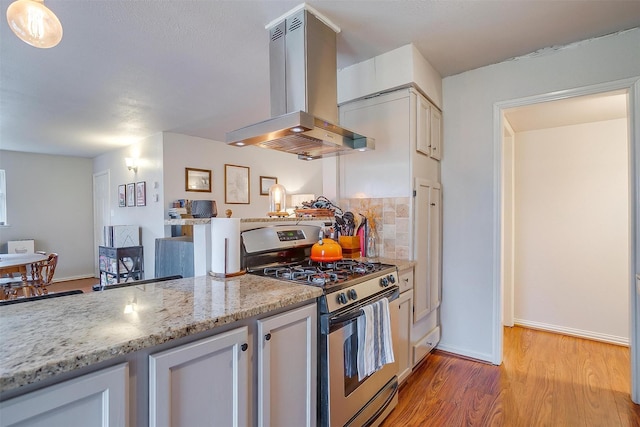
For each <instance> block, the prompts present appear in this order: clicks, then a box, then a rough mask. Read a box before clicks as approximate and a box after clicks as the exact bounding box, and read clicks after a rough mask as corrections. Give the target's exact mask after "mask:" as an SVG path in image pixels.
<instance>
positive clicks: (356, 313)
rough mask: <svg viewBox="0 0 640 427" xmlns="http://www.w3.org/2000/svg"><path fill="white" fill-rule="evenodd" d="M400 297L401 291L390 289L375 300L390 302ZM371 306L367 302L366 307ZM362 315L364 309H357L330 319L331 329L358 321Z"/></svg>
mask: <svg viewBox="0 0 640 427" xmlns="http://www.w3.org/2000/svg"><path fill="white" fill-rule="evenodd" d="M399 296H400V291H399V289H398V288H397V287H396V288H394V289H390V290H388V291H387V292H385V293H383V294H380V295H377V296H376V298H375V300H379V299H381V298H387V299H389V302H391V301H393V300H395V299H397V298H398V297H399ZM367 304H369V302H367V303H366V304H364V305H367ZM362 313H364V311H363V310H362V308H361V307H360V308H357V309H353V310H350V311H348V312H346V313H344V314H341V315H338V316H335V317H331V318H330V319H329V325H328V326H329V328H331V329H335V328H336V327H341V326H343V325H345V324H347V323H349V322H351V321H353V320H355V319H357V318H358V317H360V316H362Z"/></svg>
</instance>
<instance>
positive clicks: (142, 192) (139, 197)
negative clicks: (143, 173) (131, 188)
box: [136, 181, 147, 206]
mask: <svg viewBox="0 0 640 427" xmlns="http://www.w3.org/2000/svg"><path fill="white" fill-rule="evenodd" d="M146 205H147V182H146V181H140V182H136V206H146Z"/></svg>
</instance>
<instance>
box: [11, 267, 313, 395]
mask: <svg viewBox="0 0 640 427" xmlns="http://www.w3.org/2000/svg"><path fill="white" fill-rule="evenodd" d="M321 294H322V290H321V289H320V288H316V287H312V286H300V285H299V284H295V283H287V282H283V281H279V280H274V279H269V278H264V277H259V276H253V275H243V276H238V277H235V278H231V279H226V280H225V279H218V278H215V277H211V276H201V277H194V278H187V279H179V280H172V281H166V282H158V283H151V284H144V285H138V286H131V287H123V288H118V289H110V290H108V291H103V292H92V293H85V294H79V295H72V296H67V297H62V298H52V299H45V300H40V301H32V302H27V303H22V304H12V305H6V306H2V307H0V319H1V320H2V332H0V334H1V335H0V336H1V337H2V345H1V346H0V392H4V391H8V390H12V389H15V388H17V387H20V386H22V385H26V384H31V383H35V382H37V381H41V380H44V379H47V378H50V377H53V376H55V375H57V374H61V373H64V372H68V371H72V370H74V369H78V368H81V367H84V366H88V365H91V364H95V363H98V362H101V361H105V360H108V359H111V358H114V357H117V356H120V355H123V354H127V353H131V352H135V351H137V350H141V349H143V348H147V347H152V346H155V345H158V344H161V343H164V342H167V341H169V340H173V339H177V338H182V337H185V336H188V335H192V334H195V333H198V332H202V331H206V330H209V329H213V328H215V327H218V326H222V325H225V324H229V323H232V322H235V321H237V320H242V319H246V318H250V317H253V316H257V315H260V314H263V313H268V312H270V311H273V310H277V309H279V308H284V307H287V306H290V305H293V304H296V303H299V302H303V301H307V300H312V299H314V298H316V297H317V296H319V295H321ZM132 302H135V303H136V310H135V311H134V312H132V313H128V314H125V313H124V311H125V306H126V305H127V304H131V303H132Z"/></svg>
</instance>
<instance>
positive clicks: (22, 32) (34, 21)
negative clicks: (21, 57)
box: [7, 0, 62, 49]
mask: <svg viewBox="0 0 640 427" xmlns="http://www.w3.org/2000/svg"><path fill="white" fill-rule="evenodd" d="M7 22H8V23H9V28H11V31H13V32H14V34H15V35H16V36H18V38H20V40H22V41H23V42H25V43H27V44H30V45H31V46H34V47H38V48H45V49H46V48H50V47H54V46H55V45H57V44H58V43H60V40H62V24H61V23H60V20H59V19H58V17H57V16H56V15H55V13H53V12H52V11H51V10H50V9H49V8H48V7H46V6H45V5H44V0H17V1H14V2H13V3H11V5H10V6H9V7H8V8H7Z"/></svg>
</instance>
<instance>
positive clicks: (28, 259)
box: [0, 253, 48, 298]
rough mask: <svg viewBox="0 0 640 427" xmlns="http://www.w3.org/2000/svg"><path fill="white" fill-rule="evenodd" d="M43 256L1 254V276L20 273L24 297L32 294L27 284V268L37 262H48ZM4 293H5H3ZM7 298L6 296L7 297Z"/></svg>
mask: <svg viewBox="0 0 640 427" xmlns="http://www.w3.org/2000/svg"><path fill="white" fill-rule="evenodd" d="M47 258H48V257H47V256H46V255H43V254H35V253H34V254H0V276H4V275H5V274H13V273H20V276H21V277H22V292H23V293H24V296H25V297H27V296H31V295H28V293H30V292H29V291H30V289H29V288H30V286H29V285H28V284H27V266H28V265H31V264H33V263H36V262H42V261H45V260H47ZM3 293H4V292H3ZM5 298H6V295H5Z"/></svg>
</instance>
